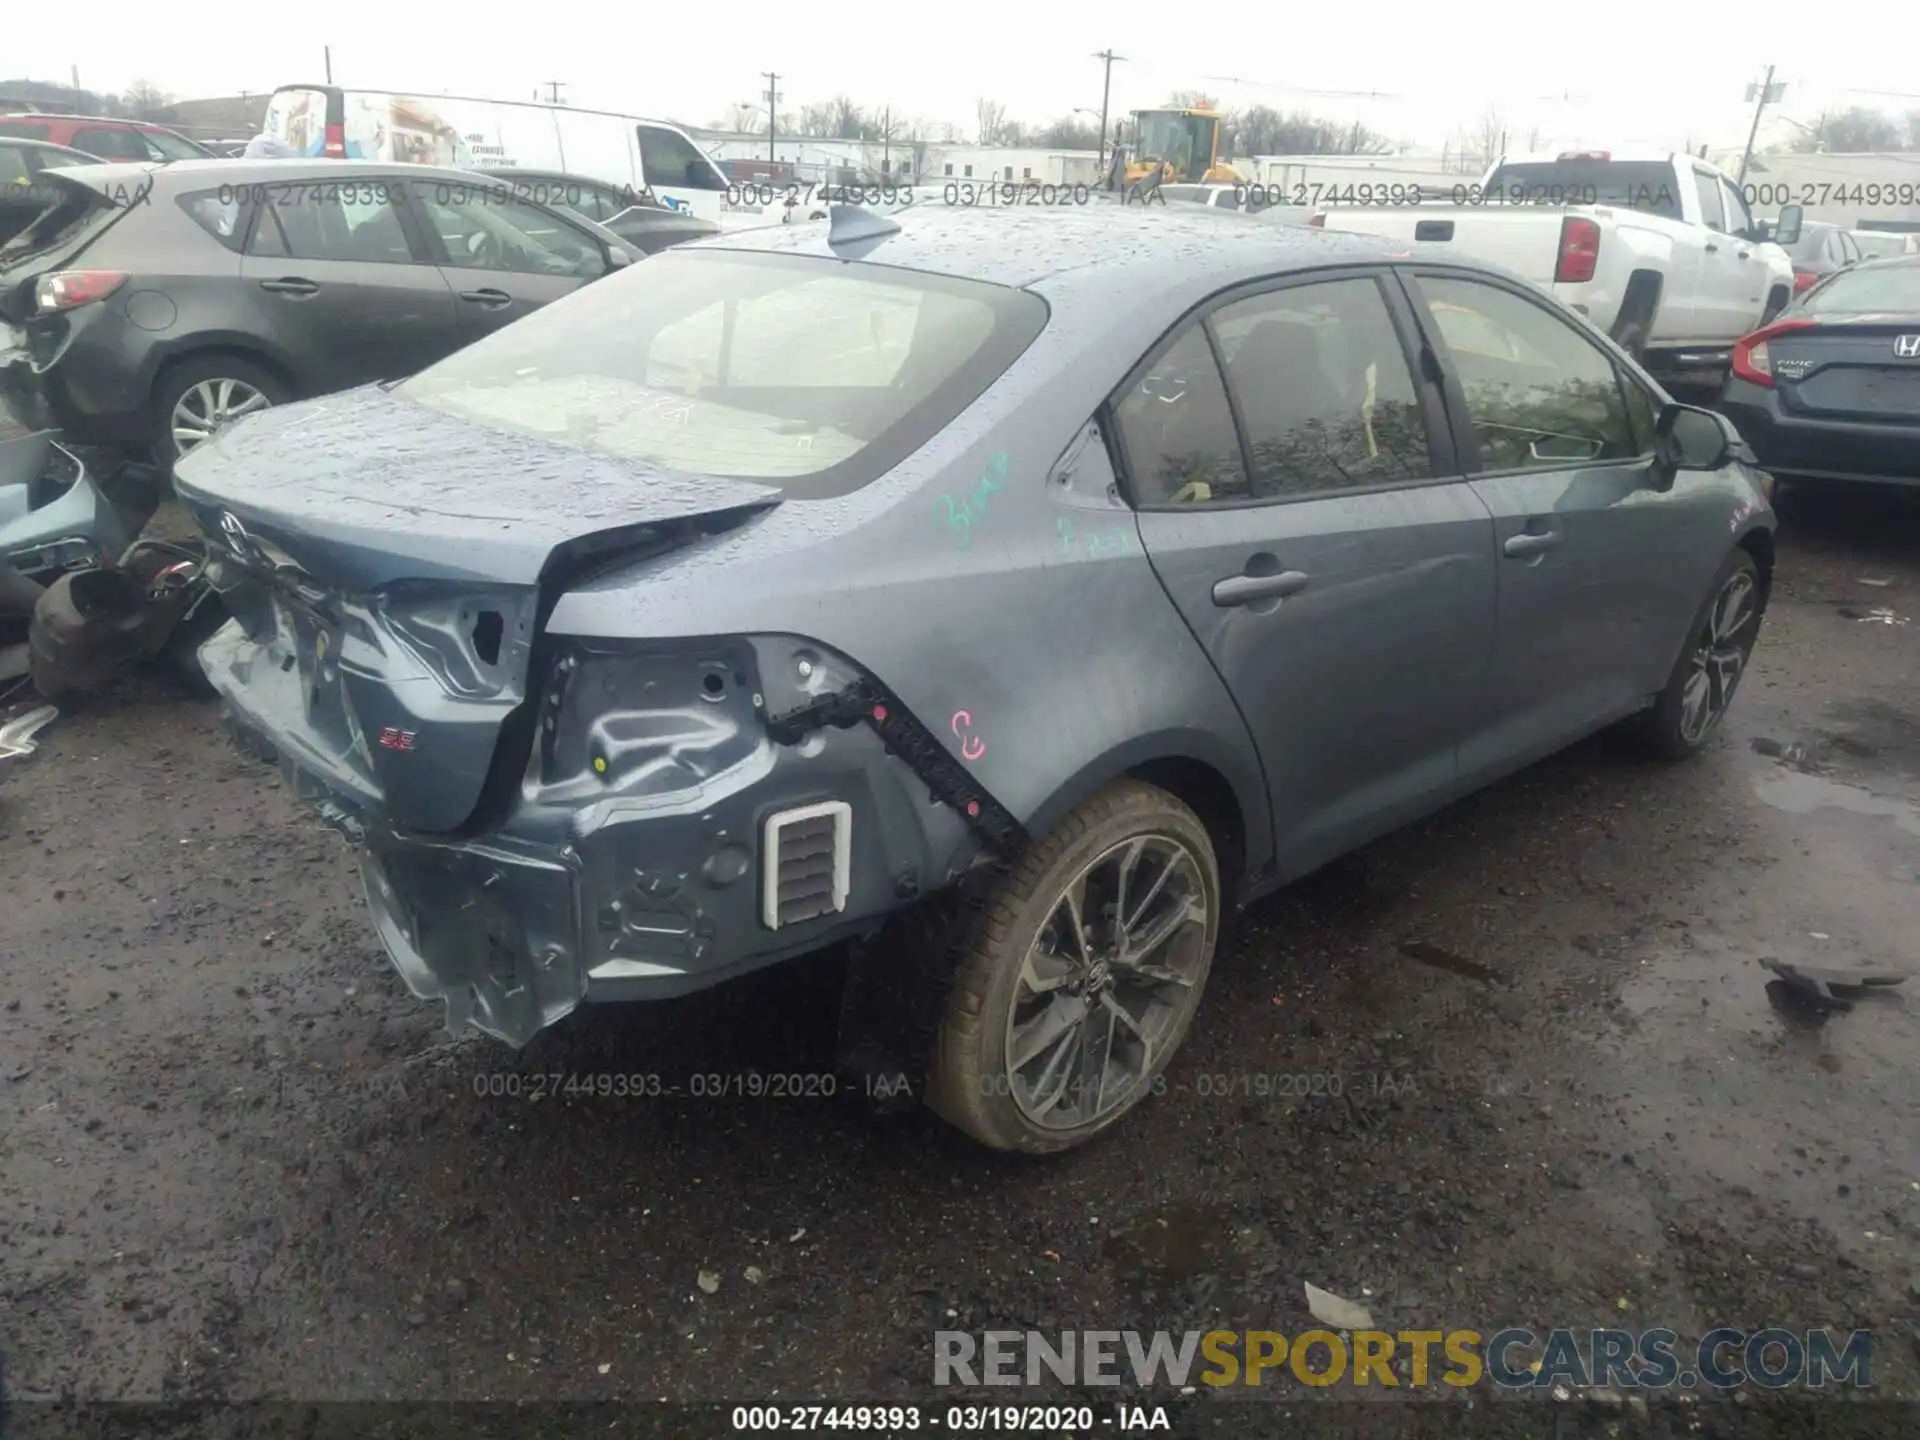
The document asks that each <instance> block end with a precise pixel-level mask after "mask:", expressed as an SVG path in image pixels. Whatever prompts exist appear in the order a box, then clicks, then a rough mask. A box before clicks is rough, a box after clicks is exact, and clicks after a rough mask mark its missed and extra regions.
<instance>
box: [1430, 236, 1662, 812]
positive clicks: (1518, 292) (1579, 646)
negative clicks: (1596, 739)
mask: <svg viewBox="0 0 1920 1440" xmlns="http://www.w3.org/2000/svg"><path fill="white" fill-rule="evenodd" d="M1409 289H1410V291H1411V292H1412V293H1413V295H1414V296H1415V298H1416V300H1417V301H1418V302H1419V312H1420V314H1421V323H1422V326H1423V328H1424V329H1425V331H1426V333H1427V335H1428V337H1429V339H1430V340H1432V342H1433V343H1434V346H1435V349H1436V352H1437V354H1438V356H1439V358H1440V365H1441V368H1442V370H1443V372H1444V376H1445V385H1446V393H1447V395H1448V398H1449V405H1450V408H1451V409H1452V411H1453V413H1454V414H1455V415H1456V416H1458V417H1461V420H1462V422H1463V426H1462V428H1463V429H1464V433H1463V434H1462V435H1461V436H1460V445H1461V449H1462V451H1463V453H1465V454H1466V455H1467V456H1468V457H1469V469H1470V471H1471V472H1472V474H1473V478H1472V480H1471V485H1472V488H1473V490H1474V493H1475V494H1476V495H1477V496H1478V497H1479V499H1480V500H1481V501H1482V502H1483V503H1484V504H1485V505H1486V507H1487V509H1488V510H1489V511H1490V512H1491V514H1492V516H1493V524H1494V535H1495V542H1496V553H1497V555H1498V560H1497V566H1498V575H1499V616H1498V622H1497V624H1496V626H1495V632H1494V634H1495V643H1494V658H1493V662H1492V666H1491V693H1492V697H1493V700H1492V704H1491V705H1490V706H1489V707H1488V709H1487V711H1486V714H1485V717H1484V720H1485V723H1484V726H1483V728H1482V730H1481V732H1480V733H1479V734H1477V735H1476V736H1475V737H1473V739H1472V741H1471V742H1470V743H1469V744H1468V745H1467V746H1466V747H1465V748H1464V749H1463V751H1462V755H1461V764H1462V769H1463V773H1464V774H1467V775H1473V774H1487V773H1492V772H1499V771H1503V770H1507V769H1512V768H1514V767H1515V766H1516V765H1517V764H1522V763H1525V762H1526V761H1528V760H1531V759H1534V758H1537V757H1539V756H1541V755H1545V754H1548V753H1550V752H1552V751H1553V750H1556V749H1558V748H1560V747H1561V746H1563V745H1565V744H1567V743H1569V742H1570V741H1572V740H1573V739H1575V738H1577V737H1578V736H1580V735H1582V734H1585V733H1587V732H1589V731H1591V730H1593V729H1595V728H1596V727H1598V726H1599V725H1601V724H1604V723H1606V722H1607V721H1609V720H1613V719H1617V718H1619V717H1620V716H1622V715H1625V714H1628V713H1630V712H1631V711H1633V710H1634V709H1636V708H1638V707H1639V705H1640V704H1641V703H1642V702H1643V701H1644V699H1645V697H1646V696H1647V695H1648V694H1649V693H1650V692H1651V691H1653V690H1656V689H1658V688H1659V685H1660V683H1661V682H1662V681H1663V680H1664V674H1663V673H1659V674H1657V673H1656V669H1655V664H1656V661H1655V660H1654V658H1653V657H1656V656H1657V655H1658V654H1659V653H1660V652H1661V649H1662V645H1663V641H1662V639H1661V627H1662V625H1663V622H1664V621H1665V620H1666V618H1667V617H1669V616H1671V615H1672V614H1673V613H1674V611H1675V607H1676V605H1680V606H1681V607H1682V608H1684V607H1685V605H1686V604H1687V603H1688V602H1687V601H1686V600H1685V595H1684V593H1683V591H1684V587H1686V586H1688V585H1690V584H1692V583H1693V581H1692V577H1691V567H1690V566H1689V564H1688V563H1687V562H1688V558H1689V555H1690V553H1691V552H1690V549H1689V546H1688V544H1687V540H1686V533H1687V530H1686V527H1685V526H1683V525H1677V524H1676V523H1675V514H1674V512H1675V510H1676V508H1677V507H1678V503H1679V502H1675V501H1673V500H1672V499H1671V498H1670V497H1668V496H1664V495H1662V494H1660V493H1659V492H1658V491H1656V490H1654V489H1653V488H1652V487H1651V485H1650V483H1649V482H1650V478H1651V470H1652V455H1651V448H1652V422H1651V413H1652V411H1651V402H1650V401H1649V400H1648V399H1647V397H1646V396H1645V394H1644V392H1641V393H1640V396H1639V402H1638V404H1637V405H1632V406H1630V404H1629V396H1628V393H1627V392H1625V391H1624V390H1623V389H1622V388H1621V384H1622V381H1621V377H1620V375H1619V374H1618V372H1617V371H1616V369H1615V365H1614V361H1613V359H1612V357H1611V356H1610V355H1608V353H1607V352H1606V351H1605V350H1603V349H1602V348H1601V347H1600V346H1599V345H1598V344H1597V343H1596V342H1595V341H1593V340H1592V339H1590V338H1589V337H1588V336H1587V335H1586V334H1585V332H1583V331H1581V330H1579V329H1578V328H1576V327H1575V325H1574V323H1573V322H1572V321H1571V320H1570V319H1568V318H1566V317H1564V316H1562V315H1560V314H1558V313H1556V312H1555V311H1554V310H1553V309H1552V308H1550V307H1549V306H1547V305H1546V304H1544V303H1542V302H1541V301H1540V300H1538V299H1537V298H1536V297H1534V296H1532V295H1530V294H1529V293H1527V292H1526V291H1525V290H1524V289H1523V288H1521V287H1517V286H1508V285H1505V284H1502V283H1499V282H1496V281H1494V280H1492V279H1491V278H1490V277H1486V276H1468V275H1464V274H1460V273H1454V274H1446V273H1439V272H1433V271H1427V270H1421V271H1419V272H1416V273H1415V274H1413V275H1412V276H1410V277H1409Z"/></svg>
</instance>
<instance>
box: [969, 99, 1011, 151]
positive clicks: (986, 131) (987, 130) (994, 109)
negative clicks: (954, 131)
mask: <svg viewBox="0 0 1920 1440" xmlns="http://www.w3.org/2000/svg"><path fill="white" fill-rule="evenodd" d="M973 115H974V119H975V121H976V122H978V126H979V134H980V142H979V143H980V144H982V145H998V144H999V143H1000V139H1001V136H1002V135H1003V134H1004V133H1005V130H1006V124H1007V107H1006V106H1004V105H1002V104H1001V103H1000V102H999V101H998V100H988V99H986V98H985V97H984V96H983V97H981V98H980V99H978V100H976V101H974V102H973Z"/></svg>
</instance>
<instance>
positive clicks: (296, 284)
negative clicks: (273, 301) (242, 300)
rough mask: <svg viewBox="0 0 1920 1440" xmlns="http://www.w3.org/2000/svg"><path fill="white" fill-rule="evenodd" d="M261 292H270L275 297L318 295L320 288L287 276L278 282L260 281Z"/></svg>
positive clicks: (304, 280) (298, 278) (309, 282)
mask: <svg viewBox="0 0 1920 1440" xmlns="http://www.w3.org/2000/svg"><path fill="white" fill-rule="evenodd" d="M260 288H261V289H262V290H271V291H272V292H273V293H274V294H276V295H318V294H319V293H320V287H319V286H318V285H316V284H314V283H313V281H311V280H306V279H302V278H301V277H300V276H298V275H288V276H286V277H285V278H283V279H280V280H262V281H261V282H260Z"/></svg>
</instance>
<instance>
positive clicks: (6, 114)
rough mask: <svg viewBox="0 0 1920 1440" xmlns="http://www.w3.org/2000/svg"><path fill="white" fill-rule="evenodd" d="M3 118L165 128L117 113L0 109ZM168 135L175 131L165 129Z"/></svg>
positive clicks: (116, 127)
mask: <svg viewBox="0 0 1920 1440" xmlns="http://www.w3.org/2000/svg"><path fill="white" fill-rule="evenodd" d="M3 120H65V121H67V122H68V123H69V124H72V125H89V126H93V127H95V128H99V129H107V130H167V127H166V126H164V125H156V124H154V123H153V122H152V121H151V120H126V119H122V118H121V117H119V116H117V115H69V114H67V113H66V112H64V111H60V110H7V111H0V121H3ZM167 133H168V134H169V135H172V134H175V133H177V132H175V131H172V130H167Z"/></svg>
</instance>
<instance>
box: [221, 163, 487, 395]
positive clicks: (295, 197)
mask: <svg viewBox="0 0 1920 1440" xmlns="http://www.w3.org/2000/svg"><path fill="white" fill-rule="evenodd" d="M263 188H267V187H263ZM397 188H398V187H397V186H391V187H390V186H386V185H384V184H379V183H375V182H368V183H366V184H353V185H337V184H332V183H330V182H329V183H318V182H316V183H315V184H312V185H290V186H275V187H271V189H272V192H273V193H272V197H271V198H270V199H269V200H268V201H267V202H266V203H264V204H261V205H259V206H257V207H256V210H257V212H258V213H257V214H256V215H255V217H254V222H253V227H252V231H251V233H250V235H249V237H248V242H247V250H246V253H245V255H244V256H243V257H242V259H241V262H240V275H241V279H242V281H243V282H244V283H243V285H242V292H243V293H244V294H245V295H246V296H247V298H248V301H249V303H250V304H251V305H252V307H253V313H254V314H255V315H256V316H257V317H258V318H259V320H260V323H261V325H262V326H263V327H264V329H265V331H266V334H267V335H268V337H269V338H270V339H271V340H272V341H273V342H274V343H275V345H276V346H277V348H278V350H279V352H280V353H281V354H282V355H284V356H286V357H287V359H288V361H289V362H290V363H291V364H292V366H293V367H294V370H295V373H294V375H293V377H292V379H293V381H294V385H295V388H296V390H297V392H298V393H300V394H303V395H320V394H326V393H328V392H330V391H334V390H342V389H346V388H349V387H351V386H354V385H364V384H368V383H370V382H372V381H376V380H389V379H399V378H402V377H404V376H407V375H411V374H413V373H414V372H415V371H417V370H420V369H422V368H424V367H425V366H427V365H430V364H432V363H433V362H434V361H435V360H438V359H440V358H441V357H442V356H444V355H447V354H450V353H451V352H452V351H453V350H455V349H457V348H458V347H459V343H460V339H461V334H462V331H461V327H460V317H459V311H458V308H457V306H458V303H459V302H458V301H456V300H455V299H454V296H453V291H452V290H451V288H449V286H448V285H447V282H446V280H445V279H444V278H443V277H442V275H441V274H440V271H439V270H438V269H437V268H436V267H434V266H433V265H431V264H425V263H422V262H421V261H420V260H418V259H415V258H412V257H413V255H414V253H415V252H414V245H413V243H412V241H411V240H410V237H409V235H408V233H407V230H406V227H405V226H404V224H403V223H402V220H401V217H400V212H399V210H398V208H397V206H395V205H394V204H393V203H392V199H393V197H392V194H391V191H392V190H397Z"/></svg>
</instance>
